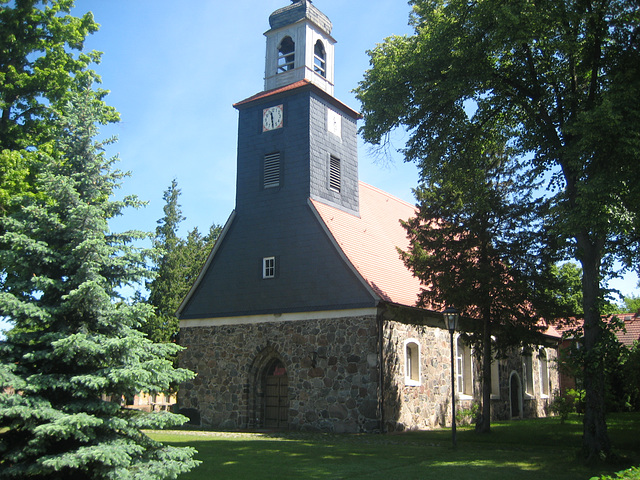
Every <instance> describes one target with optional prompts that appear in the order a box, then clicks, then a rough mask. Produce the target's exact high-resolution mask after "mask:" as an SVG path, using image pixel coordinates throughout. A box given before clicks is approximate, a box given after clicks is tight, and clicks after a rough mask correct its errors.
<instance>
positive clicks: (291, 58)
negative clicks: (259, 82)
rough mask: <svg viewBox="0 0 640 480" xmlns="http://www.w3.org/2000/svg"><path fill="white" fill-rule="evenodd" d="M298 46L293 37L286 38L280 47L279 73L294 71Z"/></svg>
mask: <svg viewBox="0 0 640 480" xmlns="http://www.w3.org/2000/svg"><path fill="white" fill-rule="evenodd" d="M295 51H296V44H295V43H294V41H293V40H292V39H291V37H284V38H283V39H282V42H280V47H278V72H277V73H284V72H286V71H288V70H293V67H294V64H295V57H296V55H295Z"/></svg>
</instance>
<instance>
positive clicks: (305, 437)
mask: <svg viewBox="0 0 640 480" xmlns="http://www.w3.org/2000/svg"><path fill="white" fill-rule="evenodd" d="M608 424H609V433H610V436H611V439H612V441H613V444H614V446H615V449H616V452H617V453H618V454H620V455H624V456H626V457H627V458H628V459H630V460H631V462H632V463H633V464H634V465H638V464H640V415H638V414H617V415H613V416H611V417H610V418H609V420H608ZM492 428H493V431H492V433H490V434H489V435H479V434H476V433H475V432H474V431H473V430H472V429H458V448H457V449H455V450H454V449H452V448H451V432H450V431H449V430H435V431H429V432H411V433H405V434H395V435H368V434H367V435H365V434H362V435H332V434H302V433H285V434H249V433H216V432H153V433H152V434H151V436H152V437H153V438H155V439H157V440H160V441H162V442H164V443H168V444H171V445H177V446H183V445H189V446H193V447H195V448H196V449H197V450H198V452H199V453H198V455H197V458H198V459H200V460H202V461H203V463H202V465H201V466H200V467H198V468H197V469H195V470H193V471H192V472H191V473H189V474H187V475H184V476H182V477H180V478H181V480H183V479H184V480H188V479H207V480H209V479H212V478H215V479H234V480H237V479H244V478H256V479H270V478H272V479H338V478H345V479H351V478H363V479H365V478H366V479H384V480H393V479H403V480H406V479H437V480H457V479H473V480H482V479H492V480H495V479H518V480H527V479H536V480H548V479H552V480H553V479H589V478H591V477H593V476H597V475H600V474H603V473H609V474H611V473H612V472H615V471H617V470H622V469H623V468H626V467H627V466H629V463H626V464H620V465H612V466H599V467H591V468H589V467H587V466H585V465H583V463H582V462H581V461H580V460H579V459H578V451H579V448H580V442H581V440H580V439H581V430H582V423H581V418H579V417H578V416H574V417H571V418H570V419H569V421H567V422H566V423H565V424H564V425H561V424H560V421H559V419H557V418H546V419H537V420H525V421H515V422H499V423H496V424H494V425H493V427H492Z"/></svg>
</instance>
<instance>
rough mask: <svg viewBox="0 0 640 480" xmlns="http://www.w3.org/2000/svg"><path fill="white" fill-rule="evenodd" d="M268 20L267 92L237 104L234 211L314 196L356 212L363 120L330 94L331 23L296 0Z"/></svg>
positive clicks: (308, 3)
mask: <svg viewBox="0 0 640 480" xmlns="http://www.w3.org/2000/svg"><path fill="white" fill-rule="evenodd" d="M269 23H270V26H271V29H270V30H268V31H267V32H266V33H265V36H266V39H267V41H266V55H265V58H266V62H265V91H263V92H261V93H259V94H257V95H254V96H253V97H250V98H248V99H246V100H243V101H241V102H239V103H237V104H235V105H234V106H235V107H236V108H237V109H238V110H239V112H240V118H239V128H238V178H237V201H236V209H237V211H238V212H240V211H242V209H243V207H244V206H245V205H247V206H249V208H255V206H256V204H257V203H260V204H265V202H267V203H270V202H273V204H272V207H276V204H277V207H278V208H282V207H283V204H284V203H289V202H293V203H296V204H299V203H300V202H306V201H307V199H308V198H312V199H317V200H322V201H324V202H328V203H330V204H332V205H335V206H338V207H339V208H341V209H345V210H347V211H350V212H352V213H353V214H355V215H357V214H358V156H357V155H358V154H357V126H356V121H357V120H358V118H360V115H359V114H358V113H357V112H355V111H354V110H352V109H351V108H349V107H347V106H346V105H344V104H343V103H342V102H340V101H339V100H337V99H336V98H335V97H334V96H333V78H334V45H335V43H336V42H335V40H334V39H333V38H332V37H331V28H332V25H331V22H330V21H329V19H328V18H327V17H326V16H325V15H324V14H323V13H322V12H320V10H318V9H317V8H316V7H315V6H314V5H313V4H312V3H311V1H310V0H298V1H295V2H293V3H292V4H291V5H289V6H286V7H284V8H281V9H278V10H276V11H275V12H274V13H272V14H271V16H270V17H269ZM270 204H271V203H270Z"/></svg>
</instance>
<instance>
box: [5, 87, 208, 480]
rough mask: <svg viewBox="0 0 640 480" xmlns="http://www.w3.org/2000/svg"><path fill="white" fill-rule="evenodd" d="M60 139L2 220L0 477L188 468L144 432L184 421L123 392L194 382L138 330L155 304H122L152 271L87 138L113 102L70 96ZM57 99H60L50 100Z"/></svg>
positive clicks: (44, 152)
mask: <svg viewBox="0 0 640 480" xmlns="http://www.w3.org/2000/svg"><path fill="white" fill-rule="evenodd" d="M69 99H70V100H69V101H67V102H65V103H64V104H62V105H61V106H60V107H59V108H54V106H52V107H50V108H51V109H52V110H51V114H52V115H53V116H54V117H55V119H56V121H55V123H54V128H55V132H53V135H52V138H54V140H53V141H52V142H51V143H49V144H47V145H43V146H41V147H40V148H39V149H38V155H40V156H41V160H42V162H41V165H42V169H41V171H40V173H39V174H38V175H37V177H36V178H35V179H34V189H35V190H36V192H37V193H39V194H37V195H22V196H16V197H14V198H12V207H14V208H11V209H10V210H9V211H10V213H9V214H8V215H7V216H6V217H4V218H2V220H1V221H2V227H3V228H2V230H1V231H2V232H3V234H2V235H1V236H0V243H1V244H2V245H3V247H4V248H2V249H0V265H2V273H1V275H0V316H2V317H5V318H7V319H8V320H9V321H10V322H11V324H12V326H13V328H12V329H11V330H10V331H9V332H7V334H6V338H5V339H4V340H3V341H2V342H1V343H0V392H1V393H0V478H29V479H39V478H47V479H64V480H73V479H119V480H121V479H161V478H176V476H177V475H178V474H179V473H181V472H185V471H188V470H190V469H191V468H193V467H194V466H195V465H196V463H197V462H196V461H195V460H193V458H192V457H193V453H194V452H193V450H192V449H186V448H173V447H166V446H163V445H162V444H160V443H157V442H155V441H153V440H151V439H150V438H149V437H148V436H147V435H145V434H144V433H143V432H142V431H141V429H144V428H163V427H167V426H173V425H178V424H181V423H183V421H184V420H185V419H184V417H181V416H178V415H174V414H171V413H167V412H158V413H150V414H147V413H143V412H139V411H133V410H127V409H125V408H123V407H122V406H121V404H120V400H121V399H122V398H124V397H127V396H133V395H135V394H137V393H139V392H148V393H150V394H154V393H159V392H164V391H167V390H168V389H169V388H170V387H171V386H172V385H174V384H176V383H178V382H182V381H185V380H187V379H189V378H191V377H192V376H193V374H192V373H191V372H189V371H187V370H181V369H175V368H174V367H173V365H172V362H171V360H170V359H169V358H170V357H171V356H173V355H175V353H176V351H177V350H179V349H180V347H178V346H176V345H174V344H155V343H153V342H152V341H150V340H149V339H147V338H146V337H145V336H144V335H143V334H142V333H140V332H139V331H137V330H136V328H137V327H138V326H139V322H140V319H141V318H144V317H145V316H147V315H148V314H149V311H148V310H149V308H150V307H149V306H147V305H145V304H141V303H133V304H131V303H128V302H126V301H124V300H123V299H122V298H120V296H119V294H118V292H119V291H120V289H121V287H123V286H125V285H131V284H140V282H142V281H144V277H145V276H147V275H148V269H147V266H146V258H147V253H148V252H145V251H144V250H142V249H140V248H137V247H136V246H135V245H134V244H133V242H134V241H135V240H136V239H138V238H140V237H141V236H143V235H142V234H141V233H139V232H126V233H122V234H118V233H111V232H110V231H109V227H108V221H109V220H110V219H113V218H114V217H115V216H118V215H121V214H122V212H123V210H124V209H125V208H126V207H137V206H139V205H140V202H139V201H138V200H137V199H136V198H135V197H126V198H124V199H123V200H119V201H116V200H113V194H114V190H115V189H116V188H117V187H118V186H119V184H120V182H121V180H122V178H123V176H124V174H123V173H122V172H120V171H118V170H115V169H114V162H115V160H116V159H108V158H106V156H105V154H104V151H103V146H104V144H101V143H98V142H96V141H95V140H94V137H95V135H96V134H97V124H99V123H102V122H105V121H108V119H109V117H110V114H111V111H112V110H111V109H109V108H108V107H106V106H105V105H104V103H103V102H102V95H101V94H100V93H96V92H94V91H92V90H90V89H86V90H84V91H82V92H80V93H78V94H71V95H69ZM54 105H55V104H54Z"/></svg>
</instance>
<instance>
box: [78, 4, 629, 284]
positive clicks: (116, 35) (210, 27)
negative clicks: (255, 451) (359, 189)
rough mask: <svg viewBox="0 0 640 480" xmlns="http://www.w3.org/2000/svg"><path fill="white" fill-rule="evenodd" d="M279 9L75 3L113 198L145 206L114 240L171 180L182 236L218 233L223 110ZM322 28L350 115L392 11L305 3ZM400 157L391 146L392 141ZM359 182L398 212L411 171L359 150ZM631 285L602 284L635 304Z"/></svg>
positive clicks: (261, 50)
mask: <svg viewBox="0 0 640 480" xmlns="http://www.w3.org/2000/svg"><path fill="white" fill-rule="evenodd" d="M288 4H289V0H261V1H258V0H237V1H231V2H227V1H223V0H184V1H183V2H175V0H174V1H168V0H153V1H152V0H76V9H75V11H74V13H75V14H77V15H80V14H83V13H85V12H87V11H91V12H93V14H94V17H95V19H96V21H97V22H98V23H99V24H100V25H101V27H100V30H99V31H98V32H97V33H95V34H93V35H91V36H90V37H89V39H88V40H87V42H86V45H85V46H86V48H87V49H89V50H91V49H94V50H99V51H101V52H103V57H102V62H101V63H100V64H99V65H97V66H96V67H95V69H96V71H97V72H98V73H99V74H100V75H101V76H102V81H103V84H102V87H103V88H106V89H108V90H110V91H111V93H110V95H109V96H108V97H107V102H108V103H109V104H110V105H112V106H114V107H115V108H116V109H117V110H118V111H119V112H120V113H121V116H122V121H121V122H120V123H119V124H117V125H113V126H109V127H107V128H104V129H103V131H102V135H101V136H111V135H116V136H117V137H118V143H117V144H116V145H114V146H113V147H111V148H110V149H109V153H110V154H112V155H113V154H118V155H119V157H120V163H119V168H120V169H121V170H124V171H130V172H131V177H130V178H127V179H125V181H124V183H123V187H122V189H121V190H120V192H119V194H131V193H134V194H136V195H138V196H139V197H140V198H141V199H143V200H146V201H148V202H149V204H148V206H147V207H146V208H144V209H141V210H137V211H134V210H129V211H126V212H125V214H124V215H123V216H122V217H120V218H118V219H116V221H114V222H112V224H111V226H112V229H113V230H114V231H122V230H125V229H131V228H135V229H140V230H145V231H153V230H154V229H155V227H156V224H157V223H156V222H157V220H158V219H159V218H161V217H162V207H163V201H162V195H163V192H164V191H165V190H166V188H167V187H168V186H169V184H170V183H171V180H172V179H174V178H176V179H177V181H178V184H179V187H180V188H181V190H182V195H181V197H180V203H181V205H182V213H183V215H184V216H186V217H187V219H186V221H184V222H183V224H182V225H183V229H182V232H181V233H182V234H185V233H186V231H187V230H190V229H192V228H194V227H198V228H199V229H200V231H201V232H206V231H207V230H208V228H209V226H210V225H211V224H212V223H217V224H224V223H225V221H226V220H227V218H228V216H229V215H230V213H231V211H232V210H233V208H234V205H235V173H236V148H237V119H238V115H237V111H236V110H235V109H234V108H233V107H232V105H233V104H234V103H236V102H238V101H240V100H243V99H245V98H247V97H250V96H251V95H253V94H255V93H258V92H260V91H262V90H263V89H264V56H265V37H264V35H263V33H264V32H265V31H267V30H268V29H269V23H268V18H269V15H270V14H271V13H272V12H273V11H275V10H276V9H278V8H280V7H283V6H285V5H288ZM314 4H315V5H316V7H318V8H319V9H320V10H321V11H322V12H323V13H325V14H326V15H327V16H328V17H329V18H330V19H331V21H332V23H333V31H332V36H333V37H334V38H335V39H336V40H337V42H338V43H337V44H336V65H335V72H336V74H335V96H336V97H337V98H338V99H340V100H341V101H343V102H344V103H346V104H347V105H349V106H351V107H352V108H354V109H356V110H359V107H360V105H359V103H358V102H357V100H356V99H355V97H354V95H353V93H352V90H353V89H354V88H355V87H356V86H357V85H358V82H359V81H360V80H361V79H362V76H363V73H364V71H365V70H366V69H367V68H368V65H369V58H368V56H367V54H366V51H367V50H369V49H372V48H373V47H374V46H375V45H376V43H379V42H381V41H382V40H383V39H384V38H386V37H388V36H391V35H403V34H407V33H411V28H410V27H409V26H408V18H409V12H410V7H409V5H408V4H407V3H406V2H405V1H403V0H353V1H347V0H315V1H314ZM394 142H395V145H394V146H395V147H398V148H400V147H402V144H403V138H401V137H399V138H396V139H394ZM359 166H360V172H359V173H360V179H361V180H363V181H365V182H367V183H369V184H371V185H374V186H376V187H378V188H381V189H383V190H385V191H387V192H389V193H391V194H393V195H395V196H397V197H399V198H401V199H403V200H405V201H408V202H410V203H413V202H414V199H413V195H412V193H411V189H412V188H413V187H415V186H416V183H417V178H418V176H417V170H416V168H415V166H413V165H412V164H406V163H403V161H402V157H401V156H400V155H399V154H395V155H392V156H391V157H389V158H386V157H383V158H380V157H379V156H378V155H375V154H374V152H372V151H371V148H370V147H369V146H367V145H364V144H363V143H362V142H360V147H359ZM636 284H637V277H635V276H631V277H629V278H628V279H627V280H626V281H624V282H618V283H615V284H614V285H615V286H616V287H617V288H620V289H621V290H622V291H623V293H625V294H630V293H634V294H636V295H637V294H638V290H637V285H636Z"/></svg>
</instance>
